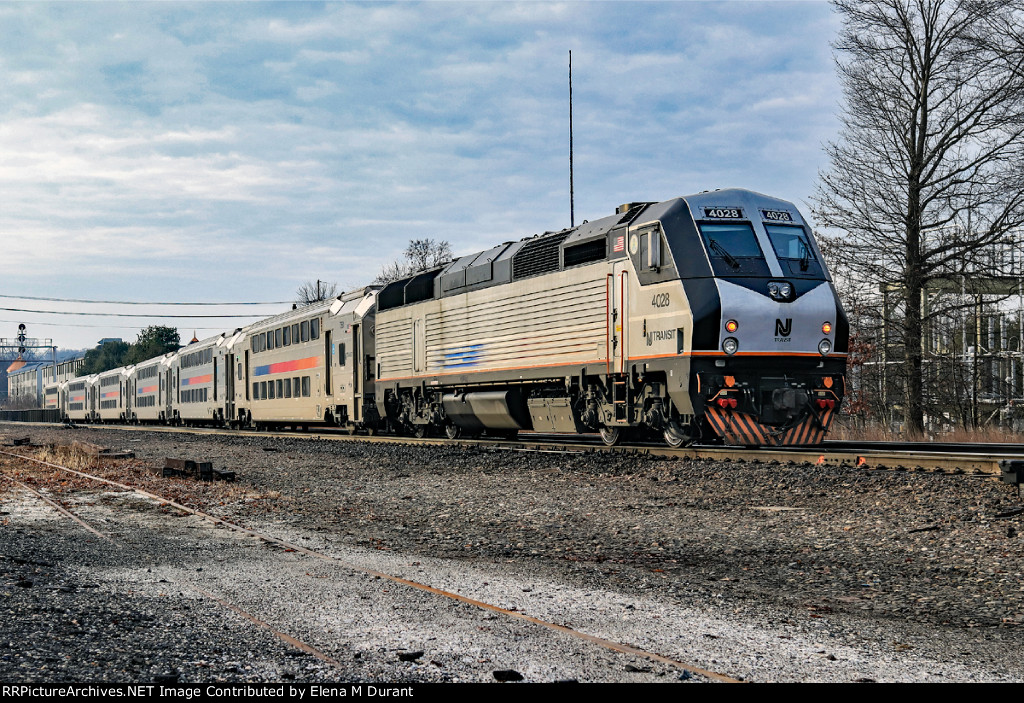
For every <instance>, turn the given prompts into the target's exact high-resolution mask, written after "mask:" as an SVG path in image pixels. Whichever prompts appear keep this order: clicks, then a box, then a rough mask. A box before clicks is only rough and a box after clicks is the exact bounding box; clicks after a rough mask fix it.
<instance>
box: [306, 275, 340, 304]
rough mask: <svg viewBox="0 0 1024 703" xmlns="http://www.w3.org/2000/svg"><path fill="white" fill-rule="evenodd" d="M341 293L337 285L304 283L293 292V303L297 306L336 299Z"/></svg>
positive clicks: (313, 282) (324, 282) (319, 282)
mask: <svg viewBox="0 0 1024 703" xmlns="http://www.w3.org/2000/svg"><path fill="white" fill-rule="evenodd" d="M340 293H341V291H340V289H339V287H338V284H337V283H328V282H327V281H321V280H317V281H306V282H305V283H303V284H302V285H301V286H299V289H298V290H297V291H295V302H296V303H297V304H298V305H309V304H311V303H316V302H319V301H321V300H330V299H331V298H337V297H338V295H339V294H340Z"/></svg>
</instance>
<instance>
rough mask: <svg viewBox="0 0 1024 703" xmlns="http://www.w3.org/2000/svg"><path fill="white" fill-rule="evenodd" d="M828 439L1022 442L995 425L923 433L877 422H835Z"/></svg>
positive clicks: (1010, 432)
mask: <svg viewBox="0 0 1024 703" xmlns="http://www.w3.org/2000/svg"><path fill="white" fill-rule="evenodd" d="M828 439H835V440H843V441H847V442H955V443H963V444H1024V435H1022V434H1020V433H1019V432H1012V431H1010V430H1005V429H1002V428H999V427H983V428H980V429H975V430H965V429H956V430H950V431H947V432H926V433H924V434H923V435H913V434H909V433H906V432H904V433H900V432H894V431H892V430H891V429H889V428H888V427H883V426H881V425H867V426H860V427H853V426H848V425H845V424H844V423H842V421H841V420H839V421H837V422H836V423H835V424H834V425H833V426H832V429H831V430H830V431H829V433H828Z"/></svg>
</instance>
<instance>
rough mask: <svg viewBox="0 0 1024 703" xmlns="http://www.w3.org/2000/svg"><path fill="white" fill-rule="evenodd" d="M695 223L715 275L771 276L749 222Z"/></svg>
mask: <svg viewBox="0 0 1024 703" xmlns="http://www.w3.org/2000/svg"><path fill="white" fill-rule="evenodd" d="M698 226H699V227H700V235H701V237H702V238H703V239H704V246H705V247H706V248H707V251H708V256H709V257H710V258H711V266H712V268H713V269H714V272H715V275H716V276H768V275H770V274H769V272H768V263H767V262H766V261H765V260H764V254H763V253H762V252H761V246H760V245H759V244H758V243H757V237H755V236H754V230H753V228H752V227H751V226H750V223H748V222H730V223H725V222H721V223H720V222H714V223H707V222H705V223H702V224H700V225H698Z"/></svg>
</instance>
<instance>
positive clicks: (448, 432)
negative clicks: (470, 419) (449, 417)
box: [444, 422, 462, 439]
mask: <svg viewBox="0 0 1024 703" xmlns="http://www.w3.org/2000/svg"><path fill="white" fill-rule="evenodd" d="M444 436H445V437H447V438H448V439H458V438H459V437H461V436H462V428H461V427H459V426H458V425H456V424H455V423H454V422H450V423H448V424H447V425H445V426H444Z"/></svg>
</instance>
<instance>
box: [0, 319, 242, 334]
mask: <svg viewBox="0 0 1024 703" xmlns="http://www.w3.org/2000/svg"><path fill="white" fill-rule="evenodd" d="M19 322H28V323H29V324H31V325H40V326H45V327H94V328H96V329H105V330H109V329H115V330H144V329H146V328H145V327H137V326H135V325H86V324H75V323H72V322H43V321H37V320H0V324H2V323H9V324H12V325H16V324H18V323H19ZM189 327H191V328H192V329H195V330H218V331H222V332H225V331H227V330H225V329H224V327H223V326H221V327H193V326H192V325H189Z"/></svg>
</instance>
